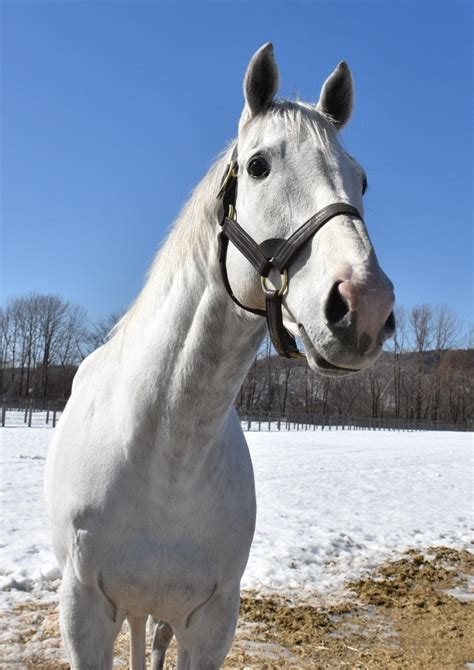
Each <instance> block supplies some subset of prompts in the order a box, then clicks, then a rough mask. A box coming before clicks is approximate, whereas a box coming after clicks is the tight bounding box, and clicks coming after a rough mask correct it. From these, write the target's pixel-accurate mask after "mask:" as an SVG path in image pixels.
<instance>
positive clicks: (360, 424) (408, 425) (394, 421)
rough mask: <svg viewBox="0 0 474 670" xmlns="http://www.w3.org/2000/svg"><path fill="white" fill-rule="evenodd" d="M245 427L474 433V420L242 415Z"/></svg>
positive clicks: (249, 429) (256, 428) (268, 429)
mask: <svg viewBox="0 0 474 670" xmlns="http://www.w3.org/2000/svg"><path fill="white" fill-rule="evenodd" d="M240 420H241V424H242V428H243V429H244V430H245V431H253V430H257V431H262V430H264V431H271V430H297V431H298V430H397V431H413V430H445V431H448V430H452V431H463V432H465V431H472V430H474V425H473V422H472V421H463V422H458V423H448V422H446V421H428V420H418V419H404V418H401V417H350V416H344V417H340V416H326V415H308V414H296V413H295V414H292V413H289V414H287V415H286V416H281V415H278V414H272V413H270V414H268V413H267V414H259V415H255V414H251V415H246V414H242V413H241V414H240Z"/></svg>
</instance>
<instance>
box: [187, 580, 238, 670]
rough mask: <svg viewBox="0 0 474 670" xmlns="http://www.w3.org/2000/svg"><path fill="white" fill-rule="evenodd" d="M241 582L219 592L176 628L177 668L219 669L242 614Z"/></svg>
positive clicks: (196, 669)
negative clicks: (235, 586)
mask: <svg viewBox="0 0 474 670" xmlns="http://www.w3.org/2000/svg"><path fill="white" fill-rule="evenodd" d="M239 604H240V585H237V588H233V589H232V590H230V591H225V592H224V591H219V589H218V590H217V591H216V592H215V593H214V595H213V596H212V598H211V599H210V600H209V601H208V602H207V603H206V604H205V605H203V606H202V607H200V608H199V611H197V612H194V613H193V615H192V616H191V618H190V619H189V620H188V622H187V625H184V626H182V627H176V629H175V631H174V632H175V635H176V641H177V643H178V665H177V670H218V669H219V668H221V667H222V664H223V663H224V660H225V657H226V656H227V653H228V651H229V649H230V647H231V645H232V641H233V639H234V635H235V628H236V625H237V618H238V615H239Z"/></svg>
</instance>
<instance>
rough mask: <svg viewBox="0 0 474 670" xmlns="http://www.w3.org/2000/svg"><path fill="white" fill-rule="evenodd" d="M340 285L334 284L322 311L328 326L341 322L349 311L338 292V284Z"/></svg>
mask: <svg viewBox="0 0 474 670" xmlns="http://www.w3.org/2000/svg"><path fill="white" fill-rule="evenodd" d="M341 283H342V282H336V283H335V284H334V285H333V287H332V289H331V290H330V292H329V296H328V299H327V302H326V307H325V309H324V313H325V315H326V320H327V322H328V324H329V325H332V326H334V325H335V324H336V323H338V322H339V321H341V320H342V319H343V318H344V317H345V316H346V314H347V313H348V311H349V305H348V304H347V302H346V301H345V300H344V298H343V297H342V295H341V293H340V292H339V284H341Z"/></svg>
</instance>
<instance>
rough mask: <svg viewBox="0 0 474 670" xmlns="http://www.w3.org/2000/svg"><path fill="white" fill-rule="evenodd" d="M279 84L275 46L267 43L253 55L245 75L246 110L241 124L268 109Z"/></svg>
mask: <svg viewBox="0 0 474 670" xmlns="http://www.w3.org/2000/svg"><path fill="white" fill-rule="evenodd" d="M279 84H280V74H279V72H278V67H277V64H276V62H275V58H274V56H273V45H272V43H271V42H267V44H264V45H263V47H260V49H259V50H258V51H257V52H256V53H255V54H254V55H253V57H252V60H251V61H250V63H249V66H248V68H247V72H246V73H245V80H244V96H245V108H244V111H243V114H242V120H241V123H242V122H245V121H248V120H249V119H250V118H252V117H254V116H256V115H257V114H260V113H261V112H264V111H265V110H266V109H268V107H269V105H270V103H271V102H272V100H273V97H274V95H275V93H276V92H277V91H278V86H279Z"/></svg>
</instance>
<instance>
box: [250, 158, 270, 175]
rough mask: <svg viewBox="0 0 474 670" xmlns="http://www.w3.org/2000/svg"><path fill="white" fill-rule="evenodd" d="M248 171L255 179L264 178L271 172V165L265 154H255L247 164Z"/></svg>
mask: <svg viewBox="0 0 474 670" xmlns="http://www.w3.org/2000/svg"><path fill="white" fill-rule="evenodd" d="M247 172H248V173H249V175H250V176H251V177H253V178H254V179H263V178H264V177H267V176H268V175H269V174H270V165H269V164H268V162H267V160H266V159H265V158H264V157H263V156H254V157H253V158H251V159H250V160H249V162H248V164H247Z"/></svg>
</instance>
